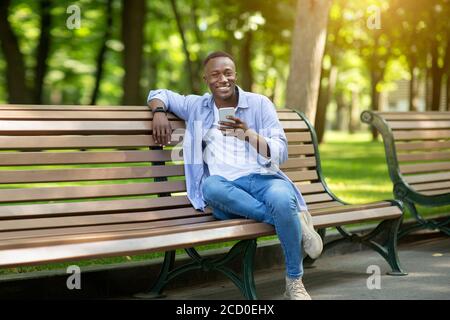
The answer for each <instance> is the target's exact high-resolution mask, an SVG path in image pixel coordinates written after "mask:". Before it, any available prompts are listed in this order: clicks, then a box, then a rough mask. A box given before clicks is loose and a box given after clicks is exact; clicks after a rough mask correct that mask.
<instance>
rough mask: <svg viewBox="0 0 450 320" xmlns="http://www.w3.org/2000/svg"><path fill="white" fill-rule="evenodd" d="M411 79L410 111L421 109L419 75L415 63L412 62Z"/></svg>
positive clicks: (410, 68)
mask: <svg viewBox="0 0 450 320" xmlns="http://www.w3.org/2000/svg"><path fill="white" fill-rule="evenodd" d="M409 73H410V74H411V80H410V81H409V111H418V110H419V92H418V84H419V81H418V77H417V68H416V65H415V63H414V62H413V63H411V64H410V67H409Z"/></svg>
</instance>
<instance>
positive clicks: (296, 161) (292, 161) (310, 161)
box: [280, 157, 316, 169]
mask: <svg viewBox="0 0 450 320" xmlns="http://www.w3.org/2000/svg"><path fill="white" fill-rule="evenodd" d="M315 166H316V158H315V157H306V158H298V157H297V158H294V157H291V158H289V159H288V160H287V161H286V162H285V163H283V164H282V165H281V166H280V168H281V169H292V168H311V167H315Z"/></svg>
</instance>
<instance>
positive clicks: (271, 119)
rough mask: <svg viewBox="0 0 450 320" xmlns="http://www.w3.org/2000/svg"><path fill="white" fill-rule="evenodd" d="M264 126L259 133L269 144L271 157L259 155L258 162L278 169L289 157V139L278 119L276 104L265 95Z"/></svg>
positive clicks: (263, 104) (262, 109)
mask: <svg viewBox="0 0 450 320" xmlns="http://www.w3.org/2000/svg"><path fill="white" fill-rule="evenodd" d="M261 113H262V115H261V119H262V126H261V129H260V131H259V134H260V135H262V136H263V137H264V138H265V139H266V142H267V144H268V146H269V149H270V158H269V159H267V158H265V157H263V156H261V155H260V156H259V157H258V163H260V164H261V165H262V166H263V167H266V168H271V169H273V170H275V171H278V169H279V166H280V165H281V164H282V163H283V162H285V161H286V160H287V159H288V147H287V139H286V135H285V133H284V130H283V127H282V125H281V123H280V121H279V120H278V116H277V112H276V109H275V106H274V105H273V103H272V101H270V100H269V98H267V97H264V98H263V102H262V108H261Z"/></svg>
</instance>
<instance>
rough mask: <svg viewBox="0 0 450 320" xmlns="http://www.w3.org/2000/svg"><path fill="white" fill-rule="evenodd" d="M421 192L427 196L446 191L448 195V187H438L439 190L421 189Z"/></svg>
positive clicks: (449, 192)
mask: <svg viewBox="0 0 450 320" xmlns="http://www.w3.org/2000/svg"><path fill="white" fill-rule="evenodd" d="M421 193H423V194H425V195H427V196H436V195H440V194H446V193H448V194H449V196H450V188H448V189H440V190H431V191H422V192H421Z"/></svg>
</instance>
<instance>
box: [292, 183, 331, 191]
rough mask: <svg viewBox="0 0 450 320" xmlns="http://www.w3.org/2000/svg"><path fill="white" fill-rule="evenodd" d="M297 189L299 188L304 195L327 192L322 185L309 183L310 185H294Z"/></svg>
mask: <svg viewBox="0 0 450 320" xmlns="http://www.w3.org/2000/svg"><path fill="white" fill-rule="evenodd" d="M294 184H295V185H296V186H297V188H299V190H300V192H301V193H302V194H308V193H316V192H321V191H325V188H324V186H323V184H322V183H320V182H318V183H308V184H304V183H303V184H302V183H298V182H297V183H294Z"/></svg>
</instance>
